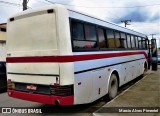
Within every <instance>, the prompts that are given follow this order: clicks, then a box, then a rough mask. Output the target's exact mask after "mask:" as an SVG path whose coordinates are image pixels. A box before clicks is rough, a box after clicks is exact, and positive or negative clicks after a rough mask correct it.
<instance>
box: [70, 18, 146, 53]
mask: <svg viewBox="0 0 160 116" xmlns="http://www.w3.org/2000/svg"><path fill="white" fill-rule="evenodd" d="M72 21H74V22H77V23H82V24H83V32H84V40H77V41H91V42H92V41H93V42H97V48H90V49H75V48H74V45H73V42H74V40H73V36H72ZM69 23H70V36H71V45H72V52H87V51H89V52H92V51H93V52H94V51H122V50H126V51H127V50H141V49H144V48H139V40H138V37H140V38H144V39H145V40H146V38H145V37H142V36H138V35H134V34H131V33H127V32H125V31H120V30H116V29H112V28H108V27H104V26H102V25H97V24H94V23H90V22H86V21H83V20H79V19H74V18H69ZM85 24H89V25H94V26H95V30H96V32H95V33H96V40H86V35H85V27H84V25H85ZM98 29H102V30H103V32H104V37H105V44H106V48H100V46H99V37H98ZM107 30H113V35H114V45H115V48H108V38H107V32H106V31H107ZM115 32H118V33H119V36H120V38H121V33H124V34H125V37H126V38H125V41H126V48H117V46H116V43H115V42H116V41H115ZM127 35H129V36H130V46H131V48H128V41H127ZM131 35H132V36H133V37H134V41H135V47H136V48H132V43H131ZM136 37H137V40H138V46H137V45H136ZM119 40H120V39H119ZM120 44H121V41H120ZM145 49H147V48H145Z"/></svg>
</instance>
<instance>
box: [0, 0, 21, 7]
mask: <svg viewBox="0 0 160 116" xmlns="http://www.w3.org/2000/svg"><path fill="white" fill-rule="evenodd" d="M0 3H3V4H8V5H12V6H18V7H19V6H22V5H20V4H16V3H11V2H6V1H0Z"/></svg>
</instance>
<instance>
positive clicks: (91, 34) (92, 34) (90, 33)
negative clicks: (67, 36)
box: [84, 24, 97, 41]
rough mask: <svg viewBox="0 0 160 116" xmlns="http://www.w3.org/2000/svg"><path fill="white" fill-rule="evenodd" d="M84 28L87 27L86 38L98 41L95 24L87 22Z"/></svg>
mask: <svg viewBox="0 0 160 116" xmlns="http://www.w3.org/2000/svg"><path fill="white" fill-rule="evenodd" d="M84 28H85V37H86V40H93V41H97V37H96V27H95V26H94V25H90V24H85V25H84Z"/></svg>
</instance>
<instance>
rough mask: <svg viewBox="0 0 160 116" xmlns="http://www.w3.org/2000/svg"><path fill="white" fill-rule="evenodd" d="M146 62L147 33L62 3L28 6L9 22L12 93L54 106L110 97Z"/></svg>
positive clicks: (8, 74) (145, 66)
mask: <svg viewBox="0 0 160 116" xmlns="http://www.w3.org/2000/svg"><path fill="white" fill-rule="evenodd" d="M147 65H148V51H147V37H146V35H144V34H141V33H139V32H136V31H133V30H130V29H127V28H124V27H121V26H118V25H116V24H113V23H110V22H107V21H104V20H101V19H98V18H95V17H92V16H89V15H86V14H83V13H80V12H77V11H73V10H70V9H67V8H65V7H64V6H62V5H57V4H55V5H51V6H46V7H44V8H39V9H36V10H27V11H24V12H22V13H19V14H17V15H15V16H13V17H11V18H10V19H9V20H8V23H7V78H8V95H9V96H10V97H14V98H19V99H23V100H28V101H33V102H40V103H44V104H53V105H75V104H86V103H91V102H93V101H95V100H97V99H99V98H101V97H104V96H108V97H109V98H110V99H113V98H114V97H115V96H116V95H117V91H118V88H119V87H120V86H122V85H124V84H125V83H127V82H129V81H131V80H133V79H134V78H136V77H138V76H140V75H142V74H143V73H144V72H145V71H146V70H147Z"/></svg>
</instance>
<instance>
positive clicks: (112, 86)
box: [108, 74, 118, 100]
mask: <svg viewBox="0 0 160 116" xmlns="http://www.w3.org/2000/svg"><path fill="white" fill-rule="evenodd" d="M117 93H118V80H117V76H116V75H115V74H112V75H111V78H110V81H109V87H108V98H109V99H110V100H111V99H113V98H115V97H116V96H117Z"/></svg>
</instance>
